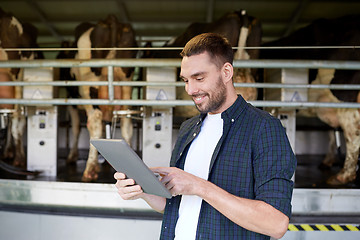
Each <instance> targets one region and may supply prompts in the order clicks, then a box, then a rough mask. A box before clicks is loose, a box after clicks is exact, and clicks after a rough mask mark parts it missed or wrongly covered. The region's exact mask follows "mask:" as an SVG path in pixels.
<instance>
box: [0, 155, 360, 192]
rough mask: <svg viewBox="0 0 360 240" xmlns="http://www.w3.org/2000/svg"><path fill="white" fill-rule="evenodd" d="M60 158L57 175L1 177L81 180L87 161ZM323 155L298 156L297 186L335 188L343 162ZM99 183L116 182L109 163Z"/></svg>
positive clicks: (357, 184)
mask: <svg viewBox="0 0 360 240" xmlns="http://www.w3.org/2000/svg"><path fill="white" fill-rule="evenodd" d="M59 155H60V158H59V159H58V166H57V172H58V174H57V177H41V176H38V177H32V176H30V177H26V176H17V175H15V174H12V173H8V172H5V171H4V170H2V169H0V178H3V179H31V180H42V181H44V180H45V181H60V182H81V176H82V172H83V171H84V169H85V165H86V161H85V160H78V161H77V162H76V164H72V165H66V161H65V158H64V157H61V155H64V154H59ZM80 155H82V154H80ZM64 156H65V155H64ZM323 157H324V156H323V155H299V156H297V160H298V166H297V168H296V172H295V187H296V188H334V187H332V186H329V185H327V184H326V179H327V178H328V177H330V176H331V175H333V174H335V173H336V172H338V171H339V170H340V169H341V166H342V163H340V162H339V163H337V164H335V166H333V167H332V168H331V169H320V168H319V167H318V166H319V165H320V163H321V160H322V159H323ZM100 166H101V171H100V173H99V179H98V181H97V182H99V183H114V182H115V180H114V179H113V174H114V172H115V170H114V169H113V168H112V167H111V166H110V165H109V164H107V162H106V161H105V162H104V163H102V164H100ZM341 188H354V189H358V188H360V177H358V178H357V180H356V181H355V182H353V183H350V184H347V185H346V186H343V187H341Z"/></svg>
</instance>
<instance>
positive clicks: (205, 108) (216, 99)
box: [195, 77, 226, 113]
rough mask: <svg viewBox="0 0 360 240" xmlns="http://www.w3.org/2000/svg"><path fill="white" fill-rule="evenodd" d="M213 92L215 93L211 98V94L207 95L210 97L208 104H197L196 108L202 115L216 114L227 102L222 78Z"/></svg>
mask: <svg viewBox="0 0 360 240" xmlns="http://www.w3.org/2000/svg"><path fill="white" fill-rule="evenodd" d="M213 90H214V91H213V92H212V95H211V96H210V94H209V93H206V96H208V101H207V102H204V103H201V104H195V106H196V108H197V109H198V111H199V112H200V113H209V112H215V111H216V110H218V109H219V108H220V107H221V106H222V105H223V103H224V102H225V100H226V88H225V85H224V83H223V81H222V78H221V77H219V79H218V81H217V83H216V86H215V87H214V88H213Z"/></svg>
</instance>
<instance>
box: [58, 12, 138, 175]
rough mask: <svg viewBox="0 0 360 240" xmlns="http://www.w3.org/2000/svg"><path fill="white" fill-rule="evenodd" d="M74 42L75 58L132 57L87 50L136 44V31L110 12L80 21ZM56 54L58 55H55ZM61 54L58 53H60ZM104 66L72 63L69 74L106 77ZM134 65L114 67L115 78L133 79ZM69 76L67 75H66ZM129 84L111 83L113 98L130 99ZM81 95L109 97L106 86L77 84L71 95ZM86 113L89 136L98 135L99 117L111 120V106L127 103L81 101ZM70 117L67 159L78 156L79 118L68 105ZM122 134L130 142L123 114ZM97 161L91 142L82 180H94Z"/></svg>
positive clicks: (86, 78)
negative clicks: (94, 21) (102, 104)
mask: <svg viewBox="0 0 360 240" xmlns="http://www.w3.org/2000/svg"><path fill="white" fill-rule="evenodd" d="M75 39H76V40H75V43H76V47H77V48H78V50H77V51H76V52H75V53H74V56H73V57H74V58H75V59H115V58H135V57H136V55H137V52H136V51H134V50H96V49H95V50H90V48H126V47H137V43H136V40H135V32H134V30H133V28H132V27H131V25H130V24H127V23H120V22H119V21H118V19H117V18H116V17H115V16H114V15H109V16H108V17H107V18H106V19H105V20H100V21H99V22H98V23H96V24H92V23H82V24H80V25H79V26H78V27H77V28H76V30H75ZM58 58H59V57H58ZM60 58H61V56H60ZM107 71H108V70H107V68H106V67H104V68H100V67H94V68H90V67H81V68H77V67H73V68H71V70H70V73H71V74H70V76H69V75H68V77H71V76H73V77H74V78H75V79H76V80H77V81H107V76H108V72H107ZM133 73H134V68H121V67H114V81H129V80H131V79H132V77H133ZM67 80H69V79H67ZM131 91H132V89H131V87H126V86H123V87H119V86H115V87H114V97H115V98H116V99H120V98H121V99H130V98H131ZM78 96H79V97H80V98H82V99H91V98H101V99H107V98H108V89H107V87H105V86H100V87H98V88H94V87H91V86H80V87H79V88H78V92H73V94H72V97H78ZM82 107H83V108H84V109H85V112H86V116H87V129H88V131H89V135H90V139H96V138H101V137H102V135H103V130H102V129H103V127H102V121H105V122H111V120H112V112H113V110H120V109H127V106H115V107H113V106H93V105H84V106H82ZM68 109H69V110H70V116H71V121H72V126H73V128H72V131H73V137H74V141H73V144H72V146H71V149H70V152H69V155H68V157H67V163H71V162H74V161H76V160H77V157H78V147H77V145H78V139H79V133H80V125H79V124H80V121H79V118H78V117H79V116H78V111H77V108H74V107H69V108H68ZM120 127H121V133H122V137H123V138H124V139H125V140H126V141H127V142H128V143H129V144H130V141H131V137H132V130H133V126H132V122H131V119H130V118H122V119H121V123H120ZM98 172H99V163H98V152H97V150H96V149H95V147H94V146H92V145H91V144H90V146H89V155H88V159H87V163H86V168H85V170H84V172H83V176H82V181H84V182H90V181H96V180H97V178H98Z"/></svg>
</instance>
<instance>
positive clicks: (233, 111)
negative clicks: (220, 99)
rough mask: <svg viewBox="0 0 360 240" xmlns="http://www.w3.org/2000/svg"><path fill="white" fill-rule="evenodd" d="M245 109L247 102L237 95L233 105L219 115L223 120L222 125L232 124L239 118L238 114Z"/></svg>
mask: <svg viewBox="0 0 360 240" xmlns="http://www.w3.org/2000/svg"><path fill="white" fill-rule="evenodd" d="M246 107H247V102H246V101H245V100H244V98H243V97H242V96H241V95H238V98H237V99H236V101H235V102H234V103H233V105H231V106H230V107H229V108H228V109H226V110H225V111H224V112H223V113H222V114H221V118H222V119H223V120H224V123H228V122H234V121H236V120H237V119H238V118H239V116H240V114H241V113H242V111H243V110H244V109H245V108H246Z"/></svg>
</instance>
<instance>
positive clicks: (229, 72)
mask: <svg viewBox="0 0 360 240" xmlns="http://www.w3.org/2000/svg"><path fill="white" fill-rule="evenodd" d="M221 74H222V77H223V81H224V83H226V82H229V81H230V82H231V81H232V77H233V74H234V68H233V66H232V65H231V64H230V63H228V62H227V63H225V64H224V65H223V67H222V69H221Z"/></svg>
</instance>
